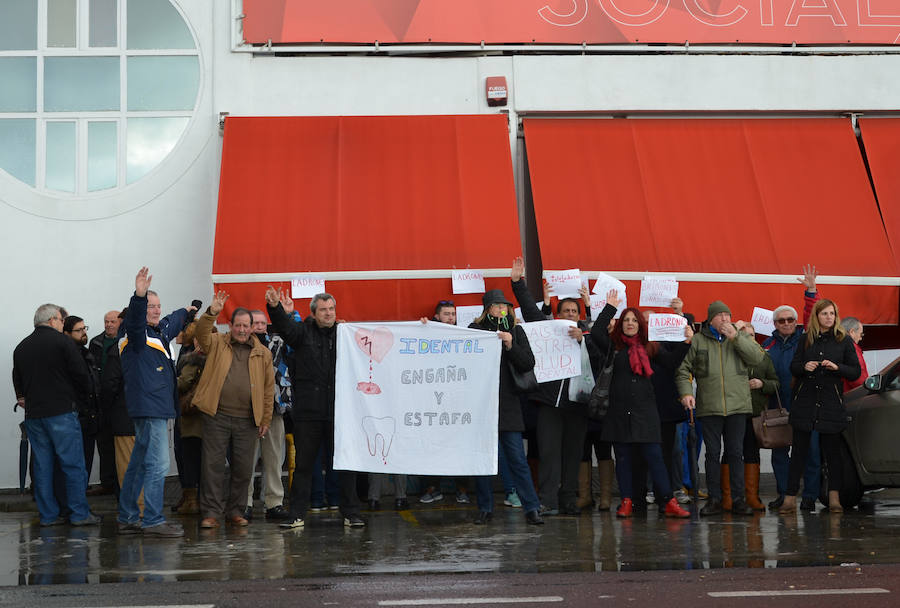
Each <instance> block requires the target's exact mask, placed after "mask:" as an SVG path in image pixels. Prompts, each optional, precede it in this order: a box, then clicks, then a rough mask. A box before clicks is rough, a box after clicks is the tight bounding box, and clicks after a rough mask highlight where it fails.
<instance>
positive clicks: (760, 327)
mask: <svg viewBox="0 0 900 608" xmlns="http://www.w3.org/2000/svg"><path fill="white" fill-rule="evenodd" d="M774 314H775V311H773V310H769V309H767V308H760V307H759V306H755V307H754V308H753V316H752V317H751V318H750V323H752V324H753V331H755V332H756V333H758V334H759V335H761V336H771V335H772V334H774V333H775V322H774V321H773V320H772V318H773V316H774Z"/></svg>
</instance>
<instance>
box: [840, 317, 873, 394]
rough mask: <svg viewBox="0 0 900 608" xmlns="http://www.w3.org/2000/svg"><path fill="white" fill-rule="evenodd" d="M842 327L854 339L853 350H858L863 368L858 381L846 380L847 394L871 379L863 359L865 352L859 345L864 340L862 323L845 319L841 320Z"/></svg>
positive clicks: (852, 318) (858, 357)
mask: <svg viewBox="0 0 900 608" xmlns="http://www.w3.org/2000/svg"><path fill="white" fill-rule="evenodd" d="M841 327H843V328H844V331H846V332H847V335H848V336H850V337H851V338H852V339H853V348H855V349H856V358H857V359H859V366H860V368H862V373H861V374H860V375H859V378H857V379H856V380H847V379H846V378H845V379H844V392H845V393H846V392H847V391H849V390H851V389H854V388H856V387H857V386H862V384H863V382H865V381H866V378H868V377H869V370H868V369H866V360H865V359H863V351H862V349H861V348H860V347H859V343H860V341H861V340H862V339H863V325H862V323H861V322H860V320H859V319H857V318H856V317H845V318H843V319H841Z"/></svg>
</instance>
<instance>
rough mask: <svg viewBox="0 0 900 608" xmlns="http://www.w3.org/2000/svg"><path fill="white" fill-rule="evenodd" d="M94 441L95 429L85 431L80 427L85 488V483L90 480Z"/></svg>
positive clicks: (95, 439)
mask: <svg viewBox="0 0 900 608" xmlns="http://www.w3.org/2000/svg"><path fill="white" fill-rule="evenodd" d="M95 428H96V427H95ZM96 443H97V433H96V431H89V432H85V430H84V428H82V430H81V445H82V446H83V447H84V470H85V472H86V475H85V477H84V487H85V488H87V485H88V483H89V482H90V480H91V469H93V468H94V444H96Z"/></svg>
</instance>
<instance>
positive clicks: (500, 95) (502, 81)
mask: <svg viewBox="0 0 900 608" xmlns="http://www.w3.org/2000/svg"><path fill="white" fill-rule="evenodd" d="M485 90H486V93H487V104H488V105H489V106H505V105H506V98H507V93H506V76H488V77H487V80H485Z"/></svg>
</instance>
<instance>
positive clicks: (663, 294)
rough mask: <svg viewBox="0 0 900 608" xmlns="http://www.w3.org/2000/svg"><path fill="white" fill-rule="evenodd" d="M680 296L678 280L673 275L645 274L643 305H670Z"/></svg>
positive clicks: (642, 295) (642, 288)
mask: <svg viewBox="0 0 900 608" xmlns="http://www.w3.org/2000/svg"><path fill="white" fill-rule="evenodd" d="M676 297H678V281H676V280H675V277H673V276H661V275H652V276H645V277H644V279H643V280H642V281H641V300H640V305H641V306H666V307H668V306H670V305H671V304H672V300H673V299H674V298H676Z"/></svg>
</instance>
